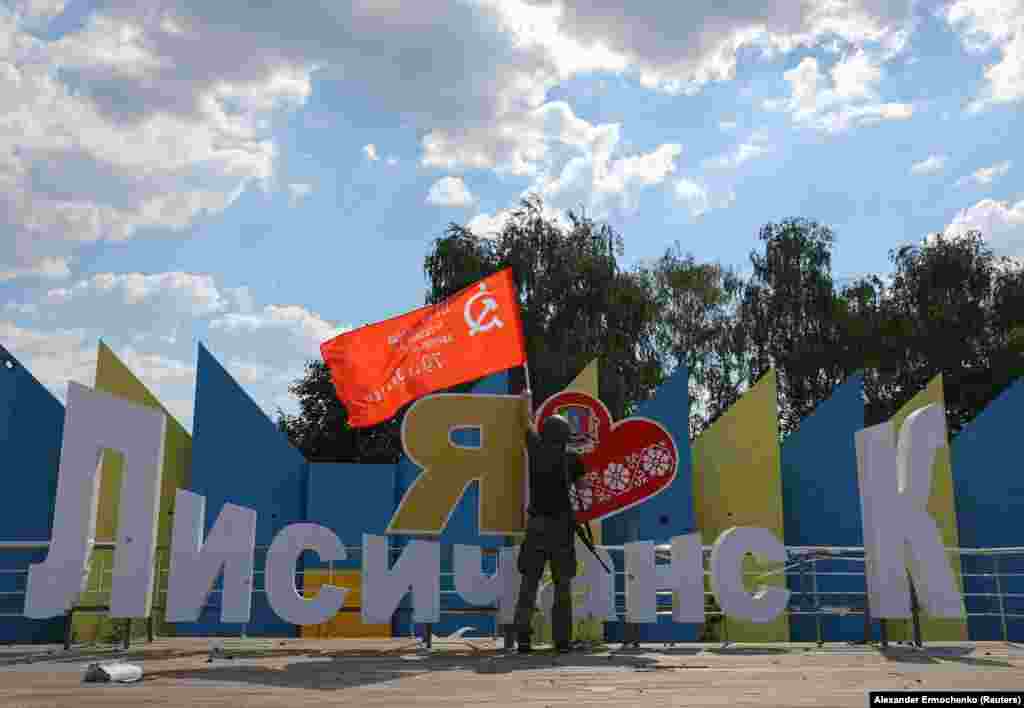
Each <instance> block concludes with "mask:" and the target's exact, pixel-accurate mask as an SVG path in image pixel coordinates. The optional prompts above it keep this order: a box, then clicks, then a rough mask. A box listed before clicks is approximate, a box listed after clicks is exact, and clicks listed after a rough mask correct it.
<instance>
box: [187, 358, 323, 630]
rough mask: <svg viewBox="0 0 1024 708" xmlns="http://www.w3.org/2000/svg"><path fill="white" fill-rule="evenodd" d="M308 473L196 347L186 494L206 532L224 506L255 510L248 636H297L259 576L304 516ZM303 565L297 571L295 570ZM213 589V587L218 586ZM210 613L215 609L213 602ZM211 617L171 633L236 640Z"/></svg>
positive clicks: (248, 400)
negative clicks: (202, 508) (200, 511)
mask: <svg viewBox="0 0 1024 708" xmlns="http://www.w3.org/2000/svg"><path fill="white" fill-rule="evenodd" d="M308 471H309V465H308V464H307V463H306V460H305V459H304V458H303V456H302V454H301V453H300V452H299V451H298V450H296V449H295V448H294V447H292V446H291V444H290V443H289V442H288V440H287V438H286V437H285V435H284V434H283V433H281V432H280V431H279V430H278V429H277V426H276V425H275V424H274V422H273V421H271V420H270V419H269V418H268V417H267V416H266V415H265V414H264V413H263V411H262V410H261V409H260V408H259V406H257V405H256V403H255V402H253V400H252V399H251V398H250V397H249V396H248V395H247V394H246V393H245V391H243V390H242V388H241V386H239V385H238V384H237V383H236V382H235V380H234V379H233V378H232V377H231V376H230V375H229V374H228V372H227V371H226V370H225V369H224V368H223V367H222V366H221V365H220V364H219V363H218V362H217V360H216V359H214V357H213V356H212V355H211V354H210V353H209V352H208V351H207V350H206V348H205V347H203V346H202V345H201V344H200V345H199V361H198V367H197V373H196V403H195V417H194V423H193V443H192V475H191V480H192V491H194V492H195V493H197V494H202V495H203V496H205V497H206V530H207V532H209V530H210V529H211V528H212V527H213V524H214V522H215V521H216V518H217V515H218V514H219V513H220V510H221V508H222V507H223V505H224V504H226V503H229V502H230V503H233V504H238V505H241V506H245V507H248V508H251V509H255V510H256V513H257V514H258V517H257V522H256V546H257V553H256V572H257V576H256V592H255V593H254V595H253V615H252V621H251V622H250V623H249V625H248V627H247V631H248V633H249V634H250V635H252V636H261V635H262V636H285V637H290V636H296V634H297V631H298V629H297V628H296V627H294V626H293V625H290V624H286V623H284V622H282V621H281V619H280V618H278V617H277V615H275V614H274V613H273V612H272V611H271V610H270V608H269V606H268V605H267V602H266V596H265V595H264V594H263V593H262V592H261V590H262V588H263V577H262V570H263V564H264V560H265V555H266V547H268V546H269V545H270V543H271V541H272V540H273V538H274V536H275V535H276V534H277V533H278V532H279V531H280V530H281V529H282V528H284V527H285V526H287V525H289V524H292V523H297V522H301V521H304V520H305V519H306V516H307V509H306V500H307V481H308V479H307V478H308ZM300 565H301V564H300ZM218 586H219V581H218ZM212 600H213V602H212V603H211V607H214V606H215V604H214V603H216V602H217V596H216V594H215V595H214V596H213V598H212ZM239 629H240V628H239V627H238V626H237V625H234V626H225V625H222V624H221V623H220V621H219V609H218V610H217V614H214V615H212V616H211V614H210V613H207V614H206V615H204V617H203V618H202V619H201V620H200V621H199V622H196V623H181V624H178V625H177V632H178V634H179V635H186V634H201V635H207V634H217V633H224V632H225V631H228V632H229V633H232V634H237V632H238V630H239Z"/></svg>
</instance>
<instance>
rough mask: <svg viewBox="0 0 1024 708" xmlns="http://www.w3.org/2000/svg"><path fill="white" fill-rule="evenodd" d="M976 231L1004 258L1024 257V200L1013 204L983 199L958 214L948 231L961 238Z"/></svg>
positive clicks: (948, 226)
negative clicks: (966, 233) (968, 232)
mask: <svg viewBox="0 0 1024 708" xmlns="http://www.w3.org/2000/svg"><path fill="white" fill-rule="evenodd" d="M972 230H973V231H980V232H981V234H982V235H983V236H984V237H985V238H986V239H987V240H988V242H989V244H990V245H991V246H992V249H993V250H994V251H995V252H997V253H999V254H1000V255H1004V256H1010V257H1013V258H1024V200H1021V201H1019V202H1017V203H1016V204H1011V203H1010V202H1005V201H997V200H995V199H983V200H981V201H980V202H978V203H977V204H974V205H973V206H971V207H968V208H966V209H962V210H961V211H960V212H958V213H957V215H956V216H955V217H953V220H952V221H951V222H950V223H949V224H948V225H947V226H946V229H945V232H946V233H948V234H953V235H959V234H963V233H965V232H967V231H972Z"/></svg>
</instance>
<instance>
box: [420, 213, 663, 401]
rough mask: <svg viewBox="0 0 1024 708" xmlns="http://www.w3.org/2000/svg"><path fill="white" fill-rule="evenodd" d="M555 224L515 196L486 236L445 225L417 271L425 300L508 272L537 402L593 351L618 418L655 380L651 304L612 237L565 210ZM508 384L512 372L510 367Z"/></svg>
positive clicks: (658, 359) (648, 290) (516, 380)
mask: <svg viewBox="0 0 1024 708" xmlns="http://www.w3.org/2000/svg"><path fill="white" fill-rule="evenodd" d="M567 218H568V223H567V224H561V223H559V222H558V221H557V220H556V219H553V218H550V217H548V216H547V215H545V213H544V207H543V202H542V201H541V199H540V198H539V197H537V196H530V197H528V198H526V199H524V200H522V201H521V202H520V204H519V206H518V207H517V208H516V209H514V210H513V211H512V212H511V213H510V216H509V218H508V220H507V221H506V223H505V225H504V226H503V228H502V229H501V231H500V233H498V234H497V235H496V236H495V237H493V238H488V237H483V236H480V235H477V234H474V233H473V232H472V231H471V230H470V229H468V228H466V227H465V226H460V225H458V224H451V225H449V227H448V229H447V231H446V233H445V235H444V236H443V237H441V238H439V239H438V240H437V241H436V242H435V243H434V245H433V248H432V250H431V252H430V254H429V255H428V256H427V258H426V261H425V265H424V270H425V272H426V275H427V280H428V282H429V284H430V287H429V290H428V294H427V301H428V302H431V303H436V302H440V301H441V300H444V299H445V298H448V297H450V296H451V295H453V294H454V293H456V292H458V291H459V290H461V289H462V288H464V287H466V286H468V285H470V284H471V283H473V282H474V281H476V280H479V279H480V278H484V277H486V276H488V275H490V274H492V273H495V272H497V271H499V270H502V269H504V268H508V267H510V268H511V269H512V273H513V277H514V279H515V282H516V287H517V289H518V294H519V298H520V303H521V313H522V320H523V328H524V330H525V334H526V348H527V354H528V358H529V364H530V367H529V368H530V378H531V381H530V384H531V387H532V389H533V391H534V398H535V400H536V401H537V402H540V401H541V400H543V399H544V398H547V397H548V396H550V395H552V394H554V393H556V392H558V391H560V390H561V389H562V388H564V387H565V385H566V384H568V383H569V382H570V381H571V380H572V379H573V378H574V377H575V376H576V374H577V373H579V371H580V370H581V369H583V367H585V366H586V365H587V364H588V363H589V362H590V361H591V360H593V359H595V358H600V360H601V364H600V374H599V376H600V381H599V385H600V388H601V396H602V399H603V400H604V402H605V403H606V404H607V405H608V407H609V410H610V411H611V413H612V415H613V416H615V417H616V418H620V417H623V416H624V415H626V414H627V412H628V411H629V410H630V408H631V406H632V405H633V404H635V403H636V402H637V401H640V400H643V399H645V398H647V397H649V396H650V395H651V394H652V393H653V391H654V390H655V389H656V388H657V386H658V384H660V383H661V381H662V378H663V370H664V361H663V356H662V355H661V351H660V350H659V348H658V346H657V341H656V327H657V322H658V319H659V302H658V300H657V298H656V296H655V293H654V291H653V289H652V287H651V283H650V281H649V279H648V278H646V277H645V276H644V274H643V273H642V272H640V271H638V270H633V271H628V272H627V271H623V270H622V269H620V268H619V267H618V265H617V262H616V257H617V256H618V255H621V254H622V249H623V242H622V237H621V236H620V235H618V234H617V233H615V232H614V230H613V229H612V228H611V227H610V226H608V225H607V224H599V223H597V222H595V221H594V220H592V219H590V218H588V217H587V216H586V215H585V214H575V213H573V212H570V213H569V214H568V216H567ZM511 378H512V385H513V389H514V390H519V389H520V388H521V387H522V386H523V383H524V382H523V379H522V372H521V370H514V371H513V372H511Z"/></svg>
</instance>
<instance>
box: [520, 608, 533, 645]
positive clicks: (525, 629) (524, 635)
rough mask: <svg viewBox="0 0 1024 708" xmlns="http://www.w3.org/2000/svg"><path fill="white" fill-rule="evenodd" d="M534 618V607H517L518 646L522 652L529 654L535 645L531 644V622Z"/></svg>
mask: <svg viewBox="0 0 1024 708" xmlns="http://www.w3.org/2000/svg"><path fill="white" fill-rule="evenodd" d="M532 619H533V608H532V607H522V606H520V607H517V608H516V630H517V632H516V648H517V650H518V651H519V653H520V654H529V653H530V652H531V651H533V647H532V646H530V634H531V631H530V630H531V626H530V622H531V620H532Z"/></svg>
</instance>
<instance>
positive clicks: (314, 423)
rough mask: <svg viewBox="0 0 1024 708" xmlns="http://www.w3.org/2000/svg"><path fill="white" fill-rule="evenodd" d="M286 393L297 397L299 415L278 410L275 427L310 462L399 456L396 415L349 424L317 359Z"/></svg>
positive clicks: (381, 459)
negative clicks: (371, 422) (357, 425)
mask: <svg viewBox="0 0 1024 708" xmlns="http://www.w3.org/2000/svg"><path fill="white" fill-rule="evenodd" d="M288 391H289V393H291V394H292V395H293V396H295V397H296V399H298V403H299V413H298V415H293V416H290V415H287V414H285V413H284V412H283V411H281V410H278V413H277V421H278V423H277V424H278V428H279V429H280V430H281V431H282V432H283V433H285V434H286V435H287V436H288V439H289V440H290V441H291V443H292V445H294V446H295V447H296V448H298V449H299V450H301V451H302V454H303V455H305V456H306V459H308V460H311V461H313V462H368V463H372V462H397V461H398V458H399V456H400V455H401V452H402V449H401V443H400V421H401V416H402V415H403V414H404V409H403V410H402V411H401V412H400V413H399V415H397V416H395V418H393V419H391V420H389V421H385V422H383V423H380V424H379V425H375V426H373V427H369V428H352V427H350V426H349V425H348V412H347V411H346V410H345V407H344V406H343V405H342V404H341V401H339V400H338V396H337V394H336V393H335V389H334V384H333V382H332V381H331V373H330V370H329V369H328V368H327V365H326V364H325V363H324V362H323V361H320V360H315V359H314V360H311V361H309V362H307V363H306V370H305V374H304V375H303V376H302V377H301V378H300V379H298V380H296V381H295V382H294V383H292V385H291V386H289V387H288Z"/></svg>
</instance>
